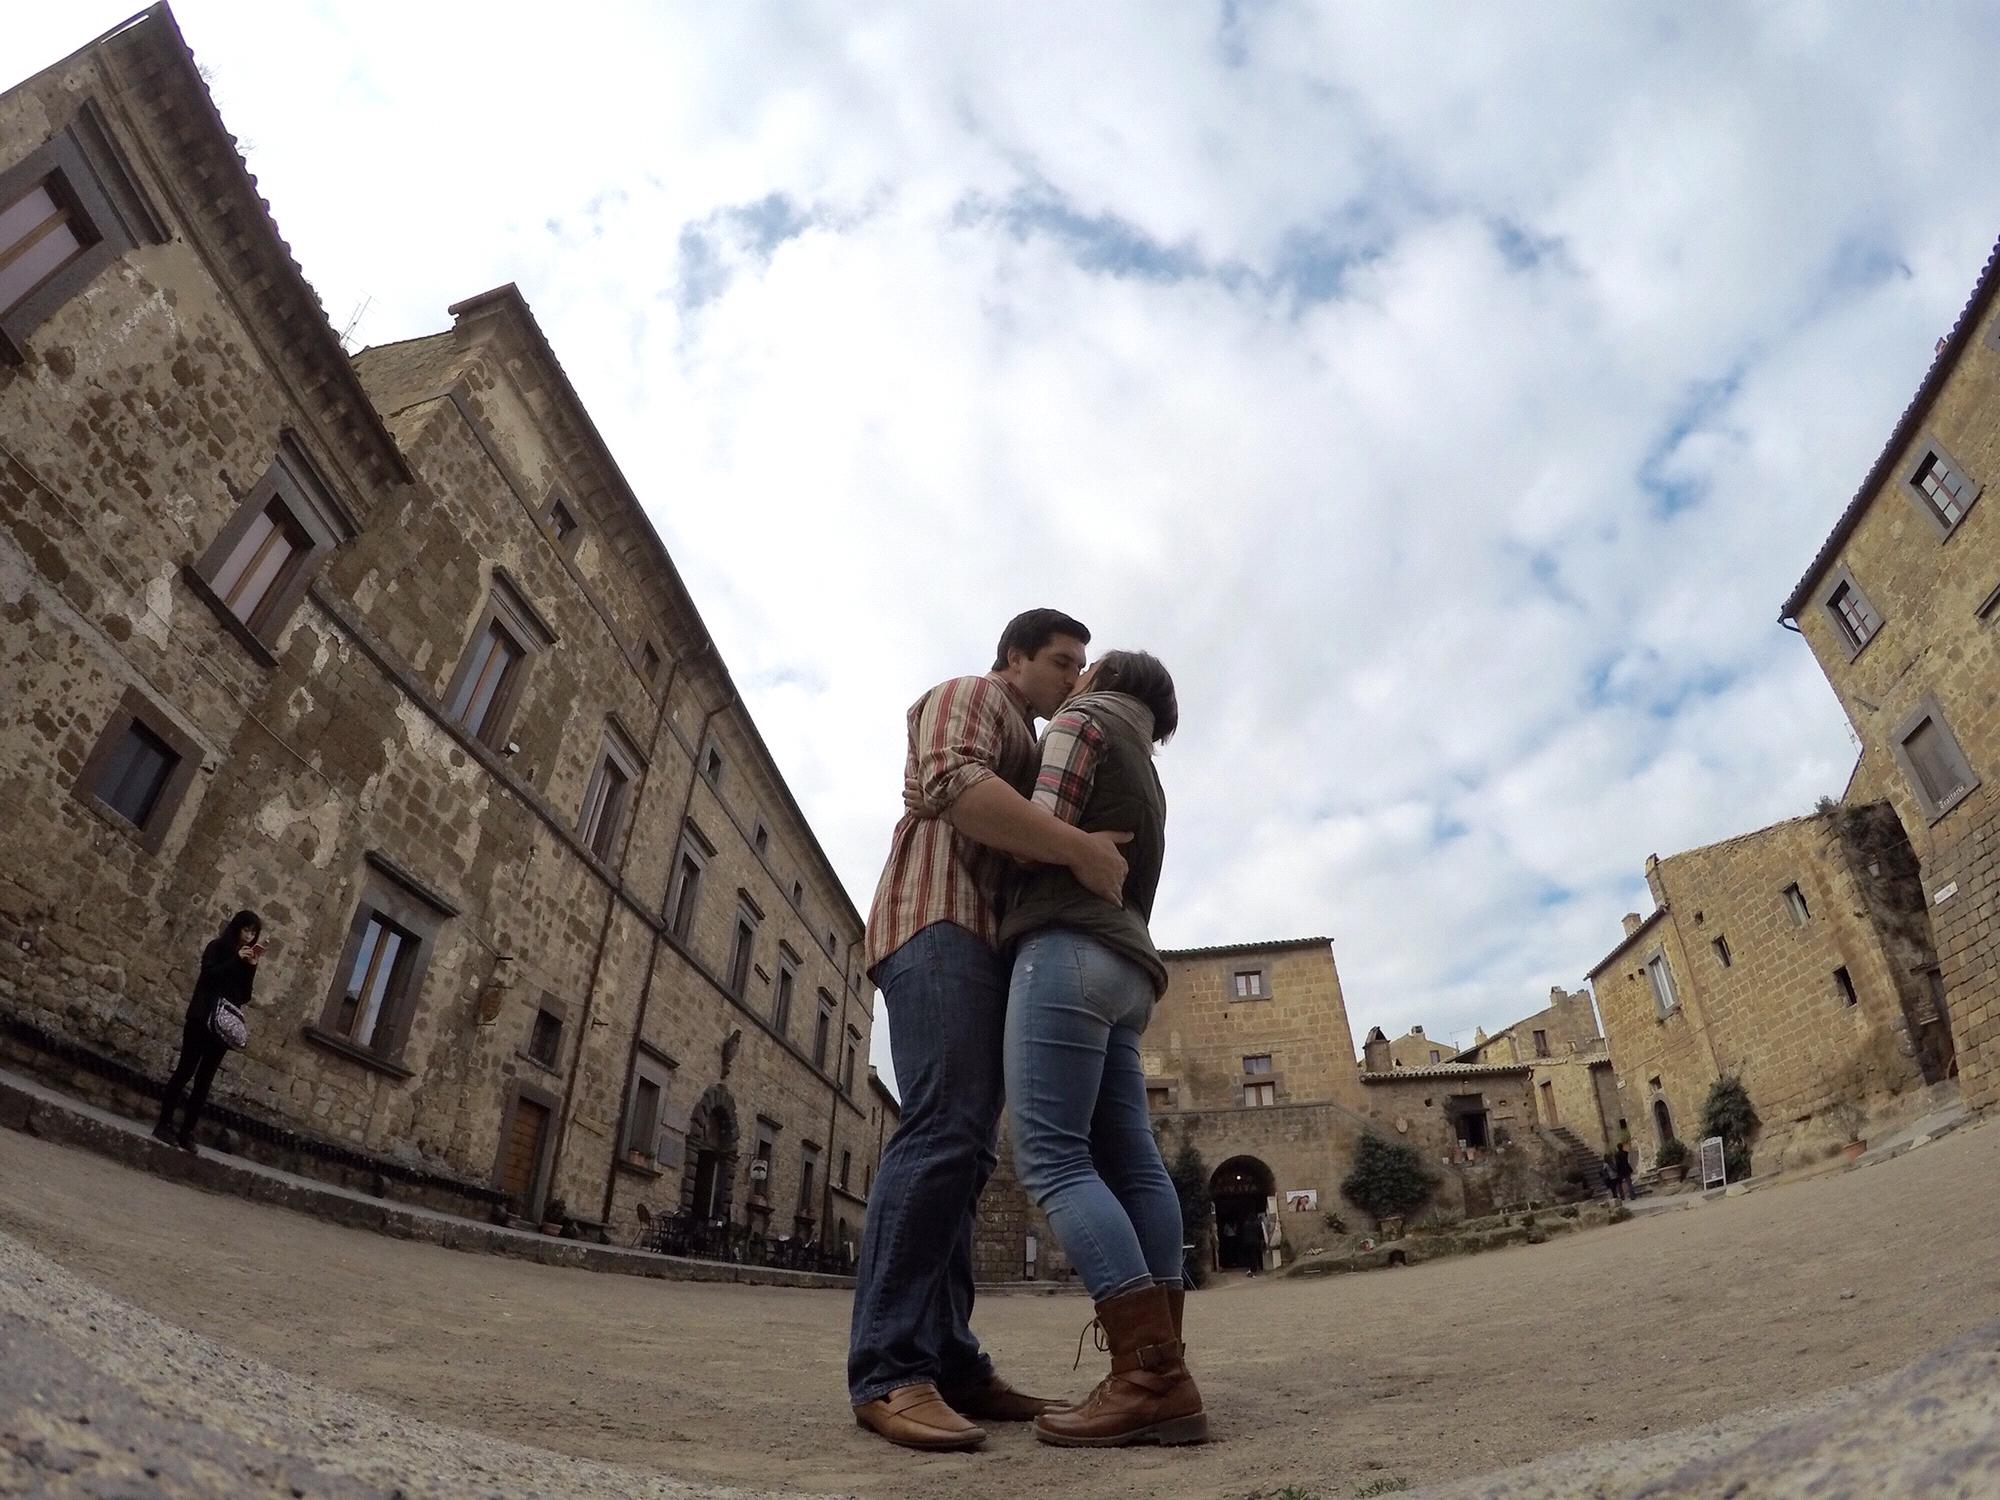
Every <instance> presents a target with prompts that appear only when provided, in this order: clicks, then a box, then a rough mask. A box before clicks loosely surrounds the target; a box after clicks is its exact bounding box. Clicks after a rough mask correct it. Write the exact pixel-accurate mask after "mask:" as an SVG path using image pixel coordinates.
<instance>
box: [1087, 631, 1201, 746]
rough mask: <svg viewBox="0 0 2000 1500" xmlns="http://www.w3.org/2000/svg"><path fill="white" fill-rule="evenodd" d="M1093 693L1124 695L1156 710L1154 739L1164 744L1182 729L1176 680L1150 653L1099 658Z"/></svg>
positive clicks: (1119, 653)
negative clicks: (1176, 731)
mask: <svg viewBox="0 0 2000 1500" xmlns="http://www.w3.org/2000/svg"><path fill="white" fill-rule="evenodd" d="M1096 673H1097V675H1096V676H1094V677H1092V678H1091V679H1090V690H1091V691H1092V692H1093V693H1124V694H1125V695H1126V696H1127V697H1131V698H1137V699H1138V700H1139V701H1140V702H1141V703H1143V704H1145V705H1146V707H1148V708H1150V709H1151V710H1152V711H1153V740H1154V743H1156V744H1161V745H1164V744H1165V743H1166V742H1167V741H1168V740H1170V739H1172V738H1173V736H1174V731H1175V730H1176V729H1178V728H1180V727H1181V705H1180V700H1179V699H1178V698H1176V697H1175V696H1174V679H1173V677H1172V675H1171V674H1170V673H1169V672H1168V671H1167V669H1166V668H1165V667H1164V666H1162V665H1160V659H1159V657H1157V656H1155V655H1153V654H1152V652H1150V651H1107V652H1105V653H1104V654H1103V655H1102V656H1100V657H1098V658H1097V667H1096Z"/></svg>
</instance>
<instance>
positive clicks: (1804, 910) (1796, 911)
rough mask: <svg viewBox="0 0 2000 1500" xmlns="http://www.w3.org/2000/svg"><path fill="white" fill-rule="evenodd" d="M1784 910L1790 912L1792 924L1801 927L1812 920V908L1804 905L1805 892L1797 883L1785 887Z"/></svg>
mask: <svg viewBox="0 0 2000 1500" xmlns="http://www.w3.org/2000/svg"><path fill="white" fill-rule="evenodd" d="M1785 910H1786V911H1788V912H1790V913H1791V914H1792V925H1793V926H1794V927H1803V926H1805V925H1806V923H1808V922H1810V921H1811V920H1812V908H1811V907H1810V906H1807V905H1806V893H1805V892H1804V891H1802V890H1800V889H1799V888H1798V886H1797V885H1788V886H1786V887H1785Z"/></svg>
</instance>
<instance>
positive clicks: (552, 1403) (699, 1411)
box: [0, 1125, 2000, 1500]
mask: <svg viewBox="0 0 2000 1500" xmlns="http://www.w3.org/2000/svg"><path fill="white" fill-rule="evenodd" d="M1996 1167H2000V1128H1996V1127H1995V1126H1991V1125H1988V1126H1984V1127H1974V1128H1968V1129H1962V1130H1960V1131H1958V1132H1956V1133H1955V1134H1952V1135H1950V1136H1947V1137H1945V1138H1944V1139H1942V1140H1939V1141H1937V1142H1935V1143H1933V1144H1931V1145H1929V1146H1926V1147H1924V1148H1923V1149H1921V1150H1919V1151H1914V1152H1911V1153H1909V1154H1908V1155H1906V1156H1904V1157H1901V1158H1899V1159H1898V1160H1895V1161H1892V1162H1888V1163H1884V1164H1882V1165H1880V1166H1874V1167H1869V1168H1866V1169H1863V1170H1860V1171H1854V1172H1844V1173H1837V1174H1832V1175H1827V1176H1822V1177H1817V1178H1812V1179H1809V1180H1806V1181H1802V1182H1798V1183H1794V1184H1788V1185H1779V1186H1775V1187H1772V1188H1769V1189H1766V1190H1764V1191H1762V1192H1757V1193H1752V1194H1749V1195H1748V1196H1745V1197H1742V1198H1738V1199H1732V1200H1727V1201H1725V1202H1721V1203H1716V1204H1711V1205H1709V1206H1706V1207H1702V1208H1697V1209H1692V1210H1689V1211H1686V1212H1674V1213H1668V1214H1663V1215H1659V1216H1657V1217H1651V1218H1641V1219H1638V1220H1635V1221H1634V1222H1632V1223H1629V1224H1624V1225H1619V1226H1613V1227H1610V1228H1606V1229H1601V1230H1594V1231H1587V1232H1584V1233H1581V1234H1577V1235H1573V1236H1568V1237H1564V1238H1560V1239H1556V1240H1553V1241H1551V1242H1550V1243H1548V1244H1546V1245H1540V1246H1522V1247H1518V1248H1514V1249H1509V1250H1503V1251H1498V1252H1494V1253H1490V1254H1487V1255H1484V1256H1479V1257H1474V1258H1469V1259H1460V1260H1450V1261H1441V1262H1436V1263H1433V1264H1431V1265H1425V1266H1417V1267H1412V1268H1409V1269H1405V1270H1394V1271H1384V1272H1376V1273H1373V1274H1369V1275H1364V1276H1350V1277H1336V1278H1329V1279H1325V1280H1286V1279H1283V1278H1267V1277H1264V1278H1258V1279H1256V1280H1254V1281H1253V1280H1244V1279H1242V1278H1231V1279H1227V1280H1225V1281H1222V1282H1220V1283H1218V1284H1216V1285H1214V1286H1212V1287H1211V1288H1209V1289H1208V1290H1206V1291H1202V1292H1198V1293H1195V1294H1194V1295H1193V1296H1191V1297H1190V1299H1189V1303H1188V1344H1189V1348H1190V1362H1191V1364H1192V1366H1193V1368H1194V1370H1195V1372H1196V1374H1197V1376H1198V1378H1199V1379H1200V1381H1201V1385H1202V1389H1203V1392H1204V1393H1205V1395H1206V1398H1207V1403H1208V1408H1209V1412H1210V1416H1211V1423H1212V1426H1213V1429H1214V1432H1215V1434H1216V1437H1217V1439H1218V1441H1215V1442H1213V1443H1211V1444H1209V1445H1208V1446H1206V1447H1203V1448H1198V1449H1178V1450H1172V1451H1169V1452H1156V1451H1151V1450H1128V1451H1126V1452H1125V1453H1122V1454H1103V1453H1078V1452H1071V1451H1063V1450H1055V1449H1049V1448H1045V1447H1042V1446H1041V1445H1039V1444H1037V1443H1036V1442H1035V1441H1034V1440H1033V1438H1032V1437H1031V1436H1030V1435H1029V1434H1028V1433H1027V1432H1026V1431H1025V1430H1022V1429H1018V1428H1011V1429H1010V1428H1002V1429H1000V1430H999V1431H998V1432H997V1433H996V1435H995V1437H994V1438H993V1440H992V1441H990V1442H989V1443H988V1445H987V1447H986V1449H985V1450H984V1451H982V1452H979V1453H975V1454H970V1455H949V1456H947V1455H928V1456H926V1455H917V1454H910V1453H904V1452H902V1451H900V1450H896V1449H892V1448H890V1447H888V1446H887V1445H885V1444H883V1443H881V1442H880V1441H879V1440H878V1439H875V1438H873V1437H870V1436H868V1435H866V1434H864V1433H861V1432H860V1431H858V1430H857V1429H856V1428H855V1427H854V1425H853V1422H852V1418H851V1417H850V1416H849V1415H848V1412H847V1408H846V1404H845V1401H844V1398H843V1390H842V1361H843V1355H844V1351H845V1340H846V1327H847V1308H848V1299H847V1297H846V1295H845V1294H844V1293H837V1292H815V1291H792V1290H784V1289H777V1288H765V1287H741V1286H710V1285H694V1284H689V1283H676V1282H658V1281H645V1280H639V1279H636V1278H632V1277H625V1276H609V1275H602V1274H596V1273H591V1272H585V1271H567V1270H555V1269H551V1268H547V1267H542V1266H537V1265H531V1264H525V1263H519V1262H513V1261H508V1260H502V1259H498V1258H494V1257H488V1256H478V1255H467V1254H462V1253H459V1252H455V1251H449V1250H442V1249H438V1248H435V1247H431V1246H426V1245H417V1244H411V1243H408V1242H404V1241H398V1240H391V1239H384V1238H380V1237H377V1236H373V1235H369V1234H365V1233H361V1232H358V1231H352V1230H346V1229H340V1228H336V1227H334V1226H332V1225H328V1224H323V1223H321V1222H319V1221H317V1220H313V1219H308V1218H304V1217H301V1216H298V1215H295V1214H291V1213H288V1212H285V1211H283V1210H279V1209H272V1208H264V1207H259V1206H256V1205H253V1204H247V1203H243V1202H240V1201H238V1200H235V1199H231V1198H223V1197H218V1196H213V1195H210V1194H205V1193H201V1192H197V1191H194V1190H192V1189H188V1188H184V1187H179V1186H175V1185H173V1184H169V1183H165V1182H162V1181H159V1180H157V1179H155V1178H151V1177H148V1176H146V1175H144V1174H141V1173H137V1172H133V1171H130V1170H128V1169H125V1168H122V1167H118V1166H115V1165H113V1164H111V1163H109V1162H107V1161H104V1160H102V1159H100V1158H97V1157H94V1156H90V1155H86V1154H83V1153H80V1152H77V1151H73V1150H69V1149H66V1148H62V1147H56V1146H51V1145H48V1144H46V1143H43V1142H39V1141H35V1140H32V1139H30V1138H28V1137H25V1136H21V1135H18V1134H15V1133H13V1132H0V1229H4V1230H6V1231H7V1232H9V1233H11V1234H14V1235H17V1236H19V1237H20V1238H21V1239H23V1240H25V1241H26V1242H27V1243H29V1244H30V1245H32V1246H34V1247H35V1248H37V1249H39V1250H41V1251H42V1252H43V1253H45V1254H47V1255H49V1256H51V1257H52V1258H53V1259H55V1260H57V1261H59V1262H61V1263H62V1264H63V1265H65V1266H66V1267H68V1268H69V1269H70V1270H72V1271H74V1272H75V1273H77V1274H78V1275H80V1276H82V1277H84V1278H85V1279H87V1280H90V1281H94V1282H96V1283H98V1284H100V1285H102V1286H104V1287H106V1288H108V1289H109V1290H111V1291H112V1292H114V1293H115V1294H117V1295H119V1296H121V1297H123V1298H125V1299H127V1300H129V1301H131V1302H134V1303H136V1304H138V1305H139V1306H141V1307H143V1308H146V1309H148V1310H150V1311H152V1312H155V1313H157V1314H158V1315H160V1316H161V1317H163V1318H165V1319H167V1320H169V1321H171V1322H174V1323H177V1324H180V1325H182V1326H185V1327H188V1328H192V1329H195V1330H197V1331H200V1332H202V1333H205V1334H207V1335H208V1336H210V1337H212V1338H214V1339H217V1340H218V1341H220V1342H222V1343H224V1344H227V1345H230V1346H233V1347H235V1348H238V1349H241V1350H243V1351H245V1352H248V1353H251V1354H254V1355H256V1356H258V1357H259V1358H261V1359H264V1360H267V1361H269V1362H271V1363H272V1364H274V1365H277V1366H279V1367H280V1368H282V1369H284V1370H287V1371H290V1372H293V1373H296V1374H299V1375H303V1376H307V1377H310V1378H313V1379H316V1380H318V1381H320V1382H322V1383H324V1384H327V1385H330V1386H333V1387H336V1388H339V1389H343V1390H348V1391H353V1392H358V1393H361V1394H364V1395H367V1396H370V1397H373V1398H375V1399H377V1400H380V1401H383V1402H386V1403H388V1404H390V1405H392V1406H397V1407H400V1408H403V1409H406V1410H409V1411H412V1412H416V1413H419V1414H421V1415H423V1416H425V1417H428V1418H430V1419H432V1420H434V1421H439V1422H443V1423H447V1424H451V1425H454V1426H459V1427H465V1428H470V1429H473V1430H476V1431H483V1432H488V1433H492V1434H496V1435H499V1436H502V1437H506V1438H509V1439H512V1440H515V1441H519V1442H525V1443H529V1444H534V1445H538V1446H541V1447H545V1448H550V1449H554V1450H557V1451H559V1452H564V1453H570V1454H576V1455H581V1456H587V1457H594V1458H602V1459H609V1460H612V1461H615V1462H619V1463H624V1464H631V1465H636V1466H640V1467H644V1468H648V1469H657V1470H663V1471H666V1472H669V1473H673V1474H677V1475H681V1476H685V1477H689V1478H705V1479H712V1480H717V1481H722V1482H733V1483H739V1484H745V1485H755V1486H760V1487H762V1486H789V1487H795V1488H797V1489H800V1490H803V1491H808V1492H814V1493H821V1494H824V1493H829V1492H831V1493H854V1494H861V1495H867V1496H888V1497H917V1496H931V1495H936V1494H940V1493H950V1494H952V1495H955V1496H956V1495H964V1496H996V1497H997V1496H1003V1495H1004V1496H1014V1495H1019V1494H1024V1493H1025V1494H1035V1493H1037V1492H1042V1493H1060V1494H1063V1495H1065V1496H1080V1497H1106V1500H1108V1497H1111V1496H1114V1495H1116V1496H1128V1495H1132V1494H1135V1493H1136V1494H1147V1495H1159V1496H1185V1497H1196V1496H1200V1497H1229V1500H1242V1497H1246V1496H1257V1495H1271V1494H1275V1493H1277V1492H1279V1491H1281V1490H1283V1489H1284V1488H1285V1487H1287V1486H1297V1487H1298V1488H1299V1490H1301V1491H1304V1492H1307V1493H1316V1494H1318V1495H1319V1496H1321V1497H1323V1500H1338V1497H1345V1496H1348V1495H1351V1494H1353V1493H1355V1491H1356V1490H1357V1489H1359V1488H1361V1487H1363V1486H1368V1485H1371V1484H1375V1483H1379V1482H1381V1481H1385V1480H1391V1479H1400V1480H1407V1481H1410V1482H1412V1483H1425V1482H1429V1481H1435V1480H1442V1479H1446V1478H1450V1477H1455V1476H1461V1475H1468V1474H1478V1473H1484V1472H1486V1471H1488V1470H1492V1469H1496V1468H1500V1467H1502V1466H1505V1465H1508V1464H1512V1463H1517V1462H1520V1461H1523V1460H1526V1459H1529V1458H1533V1457H1536V1456H1539V1455H1542V1454H1547V1453H1555V1452H1563V1451H1567V1450H1569V1449H1572V1448H1575V1447H1578V1446H1581V1445H1584V1444H1587V1443H1595V1442H1603V1441H1610V1440H1613V1439H1619V1438H1627V1437H1636V1436H1640V1435H1644V1434H1649V1433H1658V1432H1661V1431H1664V1430H1669V1429H1676V1428H1681V1427H1686V1426H1690V1425H1693V1424H1696V1423H1700V1422H1705V1421H1708V1420H1710V1419H1713V1418H1716V1417H1720V1416H1723V1415H1725V1414H1729V1413H1732V1412H1737V1411H1742V1410H1745V1409H1748V1408H1752V1407H1757V1406H1762V1405H1765V1404H1769V1403H1782V1402H1789V1401H1793V1400H1797V1399H1799V1398H1802V1397H1805V1396H1809V1395H1813V1394H1816V1393H1818V1392H1821V1391H1824V1390H1826V1389H1828V1388H1831V1387H1836V1386H1842V1385H1846V1384H1849V1383H1851V1382H1854V1381H1857V1380H1862V1379H1866V1378H1868V1377H1871V1376H1874V1375H1878V1374H1882V1373H1885V1372H1886V1371H1888V1370H1890V1369H1892V1368H1894V1367H1895V1366H1897V1365H1900V1364H1902V1363H1903V1362H1905V1361H1907V1360H1909V1359H1911V1358H1913V1357H1915V1356H1917V1355H1919V1354H1921V1353H1924V1352H1926V1351H1928V1350H1931V1349H1933V1348H1935V1347H1937V1346H1938V1345H1940V1344H1943V1343H1944V1342H1946V1341H1947V1340H1948V1339H1949V1338H1950V1337H1951V1336H1953V1335H1954V1334H1956V1333H1958V1332H1960V1331H1961V1330H1963V1329H1965V1328H1967V1327H1969V1326H1971V1325H1973V1324H1975V1323H1978V1322H1980V1321H1982V1320H1985V1319H1988V1318H1992V1317H1995V1316H2000V1192H1996V1191H1995V1188H1994V1182H1995V1177H1996V1170H1995V1169H1996ZM1087 1320H1088V1309H1087V1304H1086V1303H1085V1302H1084V1301H1083V1299H1082V1298H1081V1297H1078V1296H1074V1295H1065V1296H1047V1295H1029V1294H1008V1295H995V1296H991V1297H988V1298H985V1299H983V1301H982V1303H981V1306H980V1310H979V1312H978V1313H977V1314H976V1316H975V1326H977V1327H978V1328H979V1330H980V1332H981V1335H982V1337H983V1338H984V1339H985V1340H986V1342H987V1345H988V1347H989V1348H990V1349H991V1350H992V1351H993V1353H994V1355H995V1357H996V1359H997V1360H998V1361H999V1363H1000V1365H1001V1367H1002V1368H1003V1370H1004V1371H1005V1372H1006V1373H1007V1374H1008V1375H1010V1376H1011V1377H1012V1378H1013V1379H1014V1380H1015V1381H1016V1383H1017V1384H1020V1385H1022V1386H1024V1387H1026V1388H1029V1389H1034V1390H1038V1391H1045V1392H1053V1393H1057V1394H1062V1393H1068V1392H1074V1391H1080V1390H1082V1389H1084V1388H1085V1387H1086V1386H1087V1385H1088V1383H1089V1381H1090V1380H1091V1379H1094V1378H1095V1374H1096V1373H1101V1370H1102V1367H1103V1357H1102V1356H1101V1355H1097V1354H1095V1353H1093V1352H1091V1351H1090V1350H1089V1349H1088V1348H1086V1351H1085V1353H1086V1358H1085V1361H1084V1367H1083V1370H1082V1371H1081V1372H1079V1373H1075V1374H1072V1373H1071V1370H1070V1366H1069V1364H1068V1363H1067V1361H1069V1360H1070V1359H1071V1358H1072V1357H1073V1354H1074V1352H1075V1349H1076V1343H1077V1335H1078V1332H1079V1330H1080V1329H1081V1328H1082V1326H1083V1324H1084V1323H1085V1322H1086V1321H1087Z"/></svg>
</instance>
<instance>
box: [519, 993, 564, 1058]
mask: <svg viewBox="0 0 2000 1500" xmlns="http://www.w3.org/2000/svg"><path fill="white" fill-rule="evenodd" d="M562 1030H563V1023H562V1017H561V1016H559V1015H557V1014H556V1013H555V1012H554V1011H552V1010H550V1009H548V1008H547V1007H546V1006H543V1007H540V1008H538V1009H537V1010H536V1011H535V1026H534V1030H532V1031H531V1032H529V1033H528V1056H529V1057H531V1058H533V1059H534V1060H535V1061H536V1062H538V1063H540V1064H541V1065H542V1066H543V1067H545V1068H553V1067H554V1066H555V1065H556V1060H557V1059H558V1058H559V1057H561V1056H562Z"/></svg>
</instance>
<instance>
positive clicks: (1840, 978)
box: [1833, 964, 1861, 1006]
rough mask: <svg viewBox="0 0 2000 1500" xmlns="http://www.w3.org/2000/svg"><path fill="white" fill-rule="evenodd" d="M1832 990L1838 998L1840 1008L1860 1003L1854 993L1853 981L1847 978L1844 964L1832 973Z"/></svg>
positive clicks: (1859, 998) (1859, 999)
mask: <svg viewBox="0 0 2000 1500" xmlns="http://www.w3.org/2000/svg"><path fill="white" fill-rule="evenodd" d="M1833 989H1834V993H1835V994H1837V995H1839V996H1840V1003H1841V1005H1842V1006H1849V1005H1859V1004H1860V1003H1861V997H1860V996H1859V995H1857V994H1855V993H1854V980H1853V979H1852V978H1851V977H1849V975H1848V972H1847V966H1846V965H1845V964H1843V965H1842V966H1841V967H1839V968H1838V969H1835V970H1834V971H1833Z"/></svg>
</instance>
